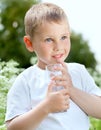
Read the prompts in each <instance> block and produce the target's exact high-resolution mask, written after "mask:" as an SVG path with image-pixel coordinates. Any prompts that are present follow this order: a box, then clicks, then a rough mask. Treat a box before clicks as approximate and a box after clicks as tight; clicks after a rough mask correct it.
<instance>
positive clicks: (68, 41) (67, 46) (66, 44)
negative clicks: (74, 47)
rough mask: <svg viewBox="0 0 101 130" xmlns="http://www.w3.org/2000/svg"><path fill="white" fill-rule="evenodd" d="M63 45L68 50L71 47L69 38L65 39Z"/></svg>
mask: <svg viewBox="0 0 101 130" xmlns="http://www.w3.org/2000/svg"><path fill="white" fill-rule="evenodd" d="M64 47H65V48H66V50H68V51H70V48H71V43H70V40H67V41H66V42H65V44H64Z"/></svg>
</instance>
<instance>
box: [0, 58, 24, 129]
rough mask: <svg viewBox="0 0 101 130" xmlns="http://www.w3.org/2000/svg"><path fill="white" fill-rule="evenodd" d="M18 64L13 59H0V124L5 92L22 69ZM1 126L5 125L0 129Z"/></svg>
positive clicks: (1, 122)
mask: <svg viewBox="0 0 101 130" xmlns="http://www.w3.org/2000/svg"><path fill="white" fill-rule="evenodd" d="M18 65H19V64H18V63H17V62H15V61H13V60H10V61H8V62H5V61H3V62H1V61H0V125H2V124H3V123H4V118H5V108H6V95H7V92H8V90H9V89H10V87H11V85H12V83H13V82H14V80H15V78H16V77H17V75H18V74H19V73H20V72H22V71H23V69H21V68H18ZM1 128H2V129H3V128H5V126H4V125H3V126H0V130H1Z"/></svg>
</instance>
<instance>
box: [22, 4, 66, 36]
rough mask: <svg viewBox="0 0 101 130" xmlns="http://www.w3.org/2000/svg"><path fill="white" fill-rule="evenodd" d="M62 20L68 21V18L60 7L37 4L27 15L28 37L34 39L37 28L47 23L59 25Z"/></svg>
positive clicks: (26, 29)
mask: <svg viewBox="0 0 101 130" xmlns="http://www.w3.org/2000/svg"><path fill="white" fill-rule="evenodd" d="M62 20H67V16H66V14H65V12H64V11H63V9H62V8H60V7H59V6H57V5H55V4H52V3H39V4H35V5H33V6H32V7H31V8H30V9H29V10H28V11H27V13H26V15H25V21H24V22H25V32H26V35H29V36H30V37H33V35H34V33H35V31H36V30H37V28H38V27H39V26H40V25H41V24H43V23H45V22H56V23H59V22H60V21H62ZM67 21H68V20H67Z"/></svg>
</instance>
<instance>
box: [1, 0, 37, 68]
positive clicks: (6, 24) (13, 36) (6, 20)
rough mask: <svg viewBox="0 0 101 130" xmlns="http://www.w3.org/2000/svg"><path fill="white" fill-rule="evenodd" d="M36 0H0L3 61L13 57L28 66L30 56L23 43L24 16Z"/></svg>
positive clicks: (23, 65)
mask: <svg viewBox="0 0 101 130" xmlns="http://www.w3.org/2000/svg"><path fill="white" fill-rule="evenodd" d="M37 2H39V1H38V0H37V1H36V0H20V1H19V0H10V1H9V2H8V0H1V3H0V6H1V10H0V12H1V14H0V21H1V24H0V27H1V28H0V58H1V59H2V60H4V61H8V60H9V59H14V60H16V61H17V62H19V63H20V65H21V66H22V67H27V66H29V64H30V63H29V58H30V57H31V56H32V54H31V53H29V52H28V51H27V50H26V48H25V45H24V42H23V36H24V35H25V31H24V16H25V13H26V11H27V10H28V9H29V8H30V7H31V6H32V4H35V3H37Z"/></svg>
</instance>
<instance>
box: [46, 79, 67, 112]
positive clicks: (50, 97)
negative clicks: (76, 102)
mask: <svg viewBox="0 0 101 130" xmlns="http://www.w3.org/2000/svg"><path fill="white" fill-rule="evenodd" d="M53 87H54V82H51V83H50V84H49V86H48V91H47V97H46V100H47V101H48V104H47V105H48V110H49V113H54V112H61V111H65V110H67V109H68V108H69V95H68V90H67V89H63V90H59V91H55V92H54V91H53V89H52V88H53Z"/></svg>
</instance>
